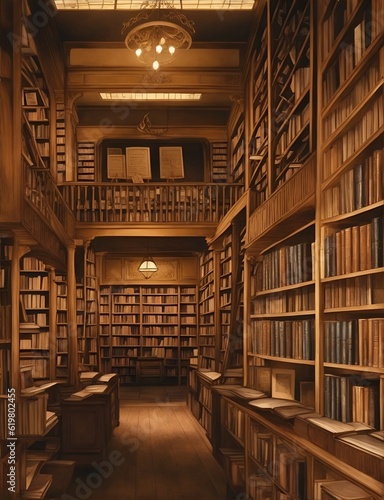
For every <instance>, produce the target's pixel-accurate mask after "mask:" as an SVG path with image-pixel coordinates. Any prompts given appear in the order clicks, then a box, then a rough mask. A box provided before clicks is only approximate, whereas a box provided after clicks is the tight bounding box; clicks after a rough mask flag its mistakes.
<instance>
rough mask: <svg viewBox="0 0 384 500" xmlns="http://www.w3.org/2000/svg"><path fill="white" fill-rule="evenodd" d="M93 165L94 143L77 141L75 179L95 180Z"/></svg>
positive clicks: (81, 180)
mask: <svg viewBox="0 0 384 500" xmlns="http://www.w3.org/2000/svg"><path fill="white" fill-rule="evenodd" d="M95 165H96V146H95V143H94V142H83V141H79V142H78V143H77V180H78V181H79V182H89V181H95V180H96V173H95ZM83 208H84V207H83ZM85 208H89V207H85Z"/></svg>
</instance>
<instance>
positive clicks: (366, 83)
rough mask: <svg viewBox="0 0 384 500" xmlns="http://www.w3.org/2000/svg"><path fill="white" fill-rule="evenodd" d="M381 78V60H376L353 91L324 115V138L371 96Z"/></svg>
mask: <svg viewBox="0 0 384 500" xmlns="http://www.w3.org/2000/svg"><path fill="white" fill-rule="evenodd" d="M380 78H381V76H380V70H379V62H378V60H374V61H372V64H371V65H370V66H369V68H367V70H366V71H365V72H364V73H363V74H362V75H361V77H360V78H359V79H358V80H357V82H356V83H355V84H354V87H353V88H352V90H351V92H349V93H348V94H347V95H346V96H345V97H343V98H342V99H340V100H338V102H337V104H336V105H335V106H334V107H332V109H331V111H330V112H329V113H328V114H327V115H326V116H325V117H324V121H323V130H324V139H327V138H328V137H329V136H330V135H331V134H333V133H334V132H335V130H336V129H338V128H339V127H340V126H341V125H342V124H343V122H344V121H345V120H346V119H347V118H348V117H349V116H350V115H351V114H352V112H353V111H354V110H355V109H356V108H357V106H358V105H359V104H360V103H361V102H362V101H364V100H365V99H366V98H367V96H369V94H370V92H372V89H373V88H375V86H376V85H377V84H378V83H379V82H380Z"/></svg>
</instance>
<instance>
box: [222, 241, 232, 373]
mask: <svg viewBox="0 0 384 500" xmlns="http://www.w3.org/2000/svg"><path fill="white" fill-rule="evenodd" d="M219 257H220V260H219V263H220V264H219V265H220V270H219V300H220V337H221V340H220V359H219V371H220V372H221V370H222V368H223V361H224V353H225V350H226V348H227V347H228V342H229V338H230V331H231V306H232V279H233V276H232V234H231V233H230V234H228V235H227V236H225V237H224V238H223V241H222V249H221V250H220V252H219Z"/></svg>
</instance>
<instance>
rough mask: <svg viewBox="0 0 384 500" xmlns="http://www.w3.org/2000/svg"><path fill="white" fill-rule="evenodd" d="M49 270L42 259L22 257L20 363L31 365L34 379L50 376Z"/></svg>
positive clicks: (48, 377)
mask: <svg viewBox="0 0 384 500" xmlns="http://www.w3.org/2000/svg"><path fill="white" fill-rule="evenodd" d="M50 280H51V276H50V271H49V270H48V269H47V268H46V266H45V264H44V262H43V261H41V260H39V259H37V258H35V257H27V256H26V257H23V258H22V260H21V268H20V302H21V307H22V311H23V313H24V314H23V316H24V317H23V321H22V322H21V324H20V366H25V365H31V366H32V367H33V370H32V376H33V378H34V379H50V378H51V371H52V364H51V354H52V351H54V349H52V348H51V347H52V346H51V342H50V329H51V316H50V297H51V294H50V290H51V288H50Z"/></svg>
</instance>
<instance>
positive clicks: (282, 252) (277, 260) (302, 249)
mask: <svg viewBox="0 0 384 500" xmlns="http://www.w3.org/2000/svg"><path fill="white" fill-rule="evenodd" d="M312 254H313V245H312V244H311V243H308V242H303V243H298V244H295V245H290V246H285V247H282V248H280V249H277V250H273V251H272V252H269V253H267V254H265V255H264V256H263V261H262V271H261V273H262V286H261V289H262V290H271V289H273V288H279V287H283V286H287V285H293V284H296V283H302V282H305V281H310V280H312V279H313V273H312V260H313V255H312Z"/></svg>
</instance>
